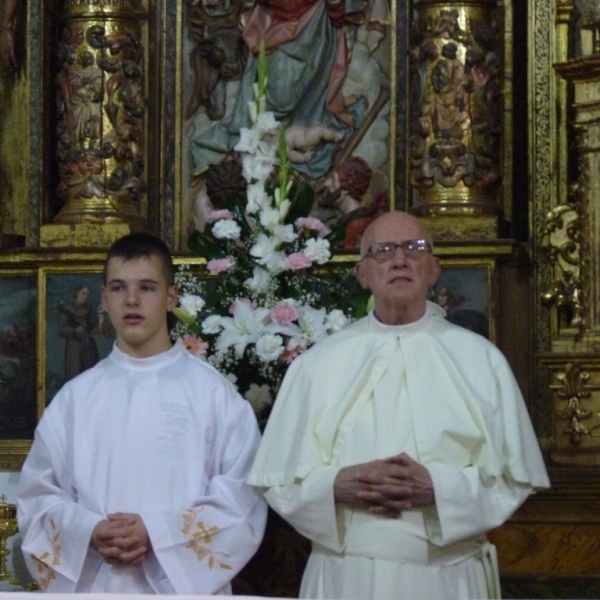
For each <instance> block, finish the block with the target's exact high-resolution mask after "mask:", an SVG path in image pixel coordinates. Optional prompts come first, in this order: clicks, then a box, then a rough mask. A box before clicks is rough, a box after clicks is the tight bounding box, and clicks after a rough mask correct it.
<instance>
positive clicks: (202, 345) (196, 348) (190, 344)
mask: <svg viewBox="0 0 600 600" xmlns="http://www.w3.org/2000/svg"><path fill="white" fill-rule="evenodd" d="M182 340H183V343H184V345H185V347H186V348H187V349H188V350H189V351H190V352H191V353H192V354H193V355H194V356H206V353H207V352H208V342H205V341H204V340H203V339H202V338H199V337H198V336H196V335H192V334H191V333H185V334H184V335H183V337H182Z"/></svg>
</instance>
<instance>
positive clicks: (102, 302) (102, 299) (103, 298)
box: [100, 285, 108, 313]
mask: <svg viewBox="0 0 600 600" xmlns="http://www.w3.org/2000/svg"><path fill="white" fill-rule="evenodd" d="M100 307H101V308H102V310H103V311H104V312H105V313H107V312H108V309H107V308H106V286H105V285H103V286H102V287H101V288H100Z"/></svg>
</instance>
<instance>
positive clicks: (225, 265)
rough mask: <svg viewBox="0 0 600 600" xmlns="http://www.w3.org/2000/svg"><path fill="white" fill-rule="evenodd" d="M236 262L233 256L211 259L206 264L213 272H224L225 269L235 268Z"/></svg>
mask: <svg viewBox="0 0 600 600" xmlns="http://www.w3.org/2000/svg"><path fill="white" fill-rule="evenodd" d="M234 265H235V262H234V261H233V260H231V258H218V259H216V260H211V261H209V262H208V263H207V264H206V268H207V269H208V270H209V271H210V272H211V273H223V271H229V270H230V269H232V268H233V266H234Z"/></svg>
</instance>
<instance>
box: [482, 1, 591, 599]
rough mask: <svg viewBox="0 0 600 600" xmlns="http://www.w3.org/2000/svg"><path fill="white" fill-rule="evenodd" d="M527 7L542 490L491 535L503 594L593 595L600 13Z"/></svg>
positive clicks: (587, 6) (568, 6) (563, 6)
mask: <svg viewBox="0 0 600 600" xmlns="http://www.w3.org/2000/svg"><path fill="white" fill-rule="evenodd" d="M528 9H529V14H530V22H529V25H528V45H529V48H530V53H529V80H530V86H529V93H528V115H529V123H530V130H529V135H530V148H529V158H530V173H531V177H530V186H529V203H530V209H531V236H532V237H531V240H532V244H531V256H532V259H533V263H534V266H535V268H534V278H533V281H532V293H533V298H532V300H533V303H532V308H533V317H534V319H533V328H532V333H533V335H534V350H535V370H534V372H533V374H534V378H533V383H534V390H535V393H534V396H533V406H532V409H533V412H534V414H535V415H536V416H537V418H536V422H537V425H538V431H539V433H540V440H541V443H542V446H543V448H544V450H545V452H546V455H547V457H548V467H549V473H550V477H551V481H552V488H551V490H549V491H547V492H544V493H542V494H539V495H537V496H535V497H533V498H532V499H531V500H530V501H529V502H528V503H526V504H525V505H524V507H523V508H522V509H521V510H520V511H518V512H517V514H516V515H515V516H514V517H513V519H512V520H511V522H510V523H509V524H507V525H505V526H504V527H502V528H500V529H499V530H498V531H497V532H495V535H494V540H495V541H496V543H497V545H498V548H499V556H500V564H501V570H502V574H503V580H504V593H505V595H507V596H509V597H515V598H529V597H536V598H596V597H598V595H600V578H599V576H598V574H599V573H600V561H599V560H598V556H599V553H598V550H599V546H600V543H599V542H598V540H599V534H600V518H599V517H598V511H597V509H596V507H597V504H598V501H599V493H600V487H599V486H598V479H599V475H600V469H599V467H600V439H599V428H600V360H599V358H598V333H599V327H600V321H599V316H600V295H599V289H598V281H599V277H598V275H599V273H598V244H599V241H600V240H599V237H598V235H599V234H598V224H599V222H598V214H599V213H598V210H599V206H600V204H599V203H600V84H599V81H600V70H599V69H598V64H599V60H600V46H599V44H598V39H599V38H598V34H599V32H600V11H599V10H598V7H597V3H595V2H586V1H579V2H578V1H560V0H558V1H554V0H535V2H534V1H530V2H529V5H528ZM508 549H512V552H511V551H508ZM505 550H506V551H505Z"/></svg>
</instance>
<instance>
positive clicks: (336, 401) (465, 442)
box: [249, 304, 548, 600]
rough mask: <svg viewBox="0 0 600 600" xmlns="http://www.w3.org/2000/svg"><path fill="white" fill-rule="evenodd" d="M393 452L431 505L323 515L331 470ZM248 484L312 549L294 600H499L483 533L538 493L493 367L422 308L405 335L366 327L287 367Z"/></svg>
mask: <svg viewBox="0 0 600 600" xmlns="http://www.w3.org/2000/svg"><path fill="white" fill-rule="evenodd" d="M400 452H407V453H408V454H409V455H410V456H412V458H414V459H415V460H417V461H419V462H421V463H423V464H424V465H425V466H426V467H427V468H428V469H429V471H430V474H431V476H432V479H433V483H434V488H435V496H436V507H430V508H427V509H418V510H417V509H415V510H409V511H405V512H404V513H403V515H402V517H401V518H399V519H389V518H384V517H376V516H373V515H371V514H369V513H368V512H366V511H361V510H355V509H351V508H349V507H345V506H343V505H338V506H336V505H335V504H334V499H333V482H334V479H335V476H336V474H337V472H338V470H339V469H340V468H341V467H343V466H347V465H353V464H357V463H362V462H366V461H370V460H374V459H379V458H385V457H388V456H393V455H396V454H399V453H400ZM249 481H250V483H252V484H254V485H257V486H260V487H261V488H263V490H265V493H266V497H267V500H268V501H269V503H270V504H271V506H272V507H273V508H274V509H275V510H276V511H277V512H279V513H280V514H281V515H282V516H283V517H284V518H286V519H287V520H288V521H290V522H291V523H292V524H293V525H294V526H295V527H296V528H297V529H298V531H300V533H302V534H303V535H305V536H307V537H308V538H309V539H311V540H312V542H313V553H312V554H311V558H310V559H309V563H308V566H307V569H306V572H305V574H304V579H303V584H302V590H301V596H302V597H305V598H330V599H334V598H354V599H358V598H374V599H377V600H385V599H387V598H390V599H392V598H393V599H404V598H406V599H407V600H408V599H410V600H415V599H416V598H426V599H430V598H436V599H444V598H448V599H449V600H450V599H451V600H458V599H460V598H465V599H467V598H486V597H498V596H499V586H498V582H497V561H496V557H495V549H494V548H493V546H492V545H491V544H489V542H488V541H487V538H486V536H485V532H486V531H488V530H490V529H492V528H494V527H496V526H497V525H500V524H501V523H502V522H504V521H505V520H506V519H507V518H508V517H509V516H510V515H511V514H512V513H513V512H514V510H516V508H517V507H518V506H519V505H520V504H521V503H522V502H523V501H524V500H525V498H526V497H527V496H528V495H529V494H530V493H531V492H532V491H533V490H534V489H535V488H543V487H547V486H548V478H547V475H546V471H545V467H544V463H543V461H542V458H541V455H540V451H539V447H538V445H537V440H536V438H535V435H534V433H533V429H532V427H531V423H530V421H529V417H528V415H527V411H526V409H525V406H524V403H523V400H522V398H521V395H520V392H519V390H518V387H517V385H516V382H515V380H514V377H513V376H512V373H511V372H510V369H509V367H508V365H507V363H506V361H505V359H504V357H503V356H502V355H501V353H500V352H499V351H498V350H497V348H496V347H495V346H493V344H491V343H490V342H488V341H487V340H485V339H484V338H482V337H481V336H478V335H476V334H474V333H472V332H469V331H467V330H465V329H461V328H459V327H456V326H454V325H452V324H450V323H448V322H447V321H445V320H444V319H443V311H441V309H439V307H436V306H435V305H432V304H428V308H427V312H426V314H425V316H424V317H423V318H422V319H420V320H419V321H417V322H415V323H411V324H409V325H404V326H395V327H390V326H385V325H383V324H381V323H379V322H378V321H377V320H376V319H374V317H373V316H372V315H370V316H368V317H366V318H365V319H362V320H361V321H358V322H356V323H354V324H353V325H351V326H349V327H348V328H346V329H344V330H342V331H341V332H339V333H337V334H335V335H333V336H330V338H327V339H326V340H324V341H323V342H320V343H319V344H317V345H316V346H315V347H314V348H313V349H311V350H309V351H308V352H307V353H305V354H304V355H302V356H300V357H299V358H298V359H296V360H295V361H294V363H293V364H292V366H291V367H290V369H289V371H288V373H287V375H286V378H285V381H284V384H283V386H282V388H281V392H280V394H279V396H278V399H277V401H276V403H275V407H274V410H273V413H272V414H271V417H270V419H269V424H268V426H267V430H266V431H265V435H264V438H263V442H262V444H261V446H260V449H259V452H258V454H257V457H256V460H255V463H254V466H253V468H252V471H251V474H250V477H249Z"/></svg>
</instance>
